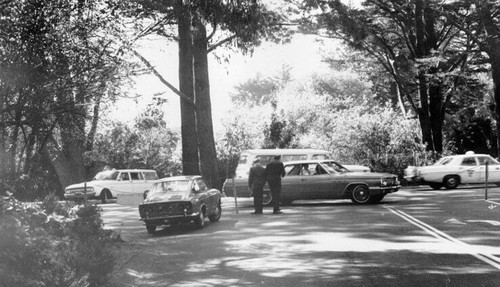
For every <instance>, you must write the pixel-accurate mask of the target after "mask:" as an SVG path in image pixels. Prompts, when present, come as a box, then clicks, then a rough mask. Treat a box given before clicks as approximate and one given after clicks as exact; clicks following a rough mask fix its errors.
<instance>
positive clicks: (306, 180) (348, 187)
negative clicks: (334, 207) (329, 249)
mask: <svg viewBox="0 0 500 287" xmlns="http://www.w3.org/2000/svg"><path fill="white" fill-rule="evenodd" d="M285 171H286V176H285V177H284V178H283V179H282V181H281V184H282V188H281V201H282V203H283V204H284V205H286V204H290V203H291V202H292V201H294V200H299V199H351V201H352V202H354V203H355V204H367V203H378V202H380V201H381V200H382V199H383V198H384V196H386V195H387V194H389V193H392V192H396V191H398V190H399V188H400V183H399V180H398V178H397V176H396V175H393V174H388V173H375V172H351V171H349V170H348V169H346V168H345V167H343V166H342V165H340V164H338V163H336V162H334V161H330V160H324V161H321V160H308V161H294V162H287V163H285Z"/></svg>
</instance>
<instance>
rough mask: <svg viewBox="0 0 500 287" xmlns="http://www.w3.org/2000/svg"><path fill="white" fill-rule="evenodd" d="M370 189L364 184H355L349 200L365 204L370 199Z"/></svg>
mask: <svg viewBox="0 0 500 287" xmlns="http://www.w3.org/2000/svg"><path fill="white" fill-rule="evenodd" d="M370 197H371V196H370V190H369V189H368V186H366V185H356V186H355V187H354V188H353V189H352V192H351V201H352V202H354V203H356V204H365V203H368V202H369V201H370Z"/></svg>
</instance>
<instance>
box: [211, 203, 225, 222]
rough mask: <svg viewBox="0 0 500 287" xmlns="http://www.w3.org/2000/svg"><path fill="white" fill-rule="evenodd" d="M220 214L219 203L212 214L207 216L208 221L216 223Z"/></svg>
mask: <svg viewBox="0 0 500 287" xmlns="http://www.w3.org/2000/svg"><path fill="white" fill-rule="evenodd" d="M221 214H222V207H221V206H220V203H219V204H218V205H217V206H216V207H215V210H214V213H212V214H210V215H209V216H208V219H210V221H212V222H217V221H219V219H220V216H221Z"/></svg>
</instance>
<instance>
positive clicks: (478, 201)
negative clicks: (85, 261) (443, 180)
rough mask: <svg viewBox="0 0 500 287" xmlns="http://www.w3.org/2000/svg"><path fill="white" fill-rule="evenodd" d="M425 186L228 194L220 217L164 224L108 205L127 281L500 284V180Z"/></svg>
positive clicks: (108, 222) (121, 280) (121, 281)
mask: <svg viewBox="0 0 500 287" xmlns="http://www.w3.org/2000/svg"><path fill="white" fill-rule="evenodd" d="M489 199H490V200H488V201H485V199H484V189H483V188H482V187H463V188H459V189H456V190H451V191H450V190H444V189H443V190H439V191H435V190H432V189H430V188H426V187H420V188H411V189H403V190H401V191H399V192H398V193H396V194H392V195H388V196H387V197H386V198H385V199H384V200H383V201H382V203H381V204H377V205H367V206H357V205H353V204H352V203H351V202H350V201H347V200H341V201H307V202H306V201H300V202H294V204H293V205H292V206H290V207H286V208H284V214H281V215H272V214H271V209H267V210H265V211H264V212H265V214H264V215H261V216H259V215H251V214H250V212H251V211H252V205H251V201H250V200H248V199H239V201H238V207H239V208H238V211H239V213H238V214H236V211H235V204H234V199H233V198H224V201H223V215H222V218H221V220H220V222H217V223H211V222H209V221H208V220H207V224H206V226H205V228H204V229H202V230H199V229H196V227H195V226H194V225H189V224H188V225H184V226H180V227H176V228H165V229H163V230H162V229H160V230H159V232H157V234H155V235H154V236H152V235H149V234H148V233H147V232H146V229H145V227H144V226H142V223H141V222H140V221H138V220H137V218H138V212H137V208H136V207H130V206H121V205H117V204H107V205H103V206H102V207H103V219H104V222H105V226H106V227H107V228H112V229H115V230H116V231H117V232H120V234H121V236H122V238H123V239H124V240H125V243H124V244H123V246H122V247H121V248H120V250H119V254H120V255H119V257H118V263H119V264H118V268H117V271H116V272H115V274H114V276H113V278H112V280H113V282H114V283H115V284H116V285H117V286H426V287H427V286H500V240H499V239H500V188H496V187H495V188H490V189H489Z"/></svg>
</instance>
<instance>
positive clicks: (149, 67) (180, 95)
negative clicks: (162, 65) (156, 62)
mask: <svg viewBox="0 0 500 287" xmlns="http://www.w3.org/2000/svg"><path fill="white" fill-rule="evenodd" d="M128 49H129V50H130V51H131V52H132V53H134V55H135V56H136V57H137V58H139V59H140V60H141V61H142V63H143V64H144V65H146V67H148V69H149V70H151V71H152V72H153V74H154V75H155V76H156V77H157V78H158V79H159V80H160V81H161V82H162V83H163V84H164V85H165V86H167V87H168V88H169V89H170V90H172V91H173V92H174V93H176V94H177V95H178V96H179V97H181V98H182V99H184V100H185V101H187V102H188V103H190V104H192V105H193V106H195V103H194V101H193V99H191V98H190V97H188V96H187V95H186V94H184V93H182V92H181V91H179V90H178V89H176V88H175V87H174V86H173V85H172V84H170V83H169V82H168V81H167V80H165V78H163V76H162V75H161V74H160V73H159V72H158V71H157V70H156V68H155V67H154V66H153V65H152V64H151V63H150V62H149V61H148V60H147V59H146V58H144V57H143V56H142V55H141V54H139V52H137V51H136V50H134V49H132V48H128Z"/></svg>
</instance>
